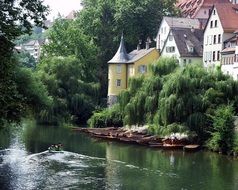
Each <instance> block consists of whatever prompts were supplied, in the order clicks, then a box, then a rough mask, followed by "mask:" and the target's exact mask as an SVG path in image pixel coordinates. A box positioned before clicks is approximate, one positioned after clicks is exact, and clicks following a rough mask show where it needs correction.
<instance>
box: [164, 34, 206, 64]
mask: <svg viewBox="0 0 238 190" xmlns="http://www.w3.org/2000/svg"><path fill="white" fill-rule="evenodd" d="M161 57H169V58H171V57H172V58H175V59H177V60H178V63H179V65H180V66H184V65H187V64H191V63H202V58H199V57H182V56H181V55H180V53H179V49H178V47H177V44H176V41H175V39H174V37H173V34H172V32H170V34H169V36H168V39H167V40H166V41H165V44H164V48H163V49H162V52H161Z"/></svg>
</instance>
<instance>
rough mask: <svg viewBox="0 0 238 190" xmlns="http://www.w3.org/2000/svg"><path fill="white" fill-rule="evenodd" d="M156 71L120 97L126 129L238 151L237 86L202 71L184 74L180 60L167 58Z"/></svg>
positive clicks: (132, 82)
mask: <svg viewBox="0 0 238 190" xmlns="http://www.w3.org/2000/svg"><path fill="white" fill-rule="evenodd" d="M150 69H151V71H152V72H151V73H152V74H151V75H150V76H148V77H145V78H143V77H142V78H141V77H139V78H131V79H130V84H129V87H128V89H127V90H124V91H122V92H121V94H120V95H119V97H118V103H119V108H120V112H121V114H122V120H123V124H124V125H149V132H150V133H153V134H157V135H160V136H165V135H169V134H171V133H187V134H189V135H190V134H193V135H195V136H197V137H198V140H199V141H200V142H205V141H207V140H208V139H209V138H210V140H209V141H208V142H209V143H208V144H209V146H210V147H211V148H212V149H215V150H218V149H221V150H222V151H226V150H231V149H232V148H233V146H234V147H237V146H236V145H233V144H234V143H235V142H236V141H235V142H234V141H233V120H232V116H233V115H234V113H235V112H233V110H235V111H236V113H237V98H238V82H237V81H233V80H232V79H231V78H230V77H228V76H226V75H223V74H222V73H221V72H220V71H219V70H218V71H213V72H211V71H207V70H206V69H205V68H203V67H202V66H201V65H196V64H193V65H188V66H185V67H180V68H178V66H177V63H176V60H174V59H162V58H161V59H160V60H159V61H158V62H157V63H153V64H152V65H151V66H150ZM231 103H233V104H232V106H231V105H230V104H231ZM221 105H225V106H222V107H221ZM235 106H236V107H235ZM104 112H106V110H104ZM98 114H100V113H98ZM208 115H213V117H212V118H213V119H212V120H211V119H210V118H209V117H208Z"/></svg>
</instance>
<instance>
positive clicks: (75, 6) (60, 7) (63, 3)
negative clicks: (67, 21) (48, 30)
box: [44, 0, 82, 20]
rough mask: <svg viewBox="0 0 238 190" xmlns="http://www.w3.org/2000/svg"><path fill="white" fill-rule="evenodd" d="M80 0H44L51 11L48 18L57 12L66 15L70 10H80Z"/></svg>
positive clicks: (54, 15)
mask: <svg viewBox="0 0 238 190" xmlns="http://www.w3.org/2000/svg"><path fill="white" fill-rule="evenodd" d="M80 2H81V1H80V0H44V4H45V5H49V6H50V9H51V12H50V14H49V16H48V19H50V20H52V19H53V18H54V17H57V15H58V13H60V14H61V15H64V16H67V15H68V14H69V13H70V12H71V11H72V10H76V11H77V10H80V9H81V8H82V7H81V5H80Z"/></svg>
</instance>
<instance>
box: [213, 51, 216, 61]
mask: <svg viewBox="0 0 238 190" xmlns="http://www.w3.org/2000/svg"><path fill="white" fill-rule="evenodd" d="M215 60H216V52H215V51H213V53H212V61H215Z"/></svg>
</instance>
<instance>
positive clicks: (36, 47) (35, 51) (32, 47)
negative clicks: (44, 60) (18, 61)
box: [15, 40, 45, 62]
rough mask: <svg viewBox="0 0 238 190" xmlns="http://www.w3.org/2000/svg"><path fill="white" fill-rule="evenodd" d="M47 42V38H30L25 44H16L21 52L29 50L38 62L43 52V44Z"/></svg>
mask: <svg viewBox="0 0 238 190" xmlns="http://www.w3.org/2000/svg"><path fill="white" fill-rule="evenodd" d="M44 43H45V40H30V41H28V42H27V43H25V44H22V45H19V46H16V47H15V49H16V50H18V51H19V52H21V51H26V52H28V53H29V54H30V55H31V56H32V57H34V58H35V60H36V62H37V61H38V60H39V58H40V53H41V46H42V45H43V44H44Z"/></svg>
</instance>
